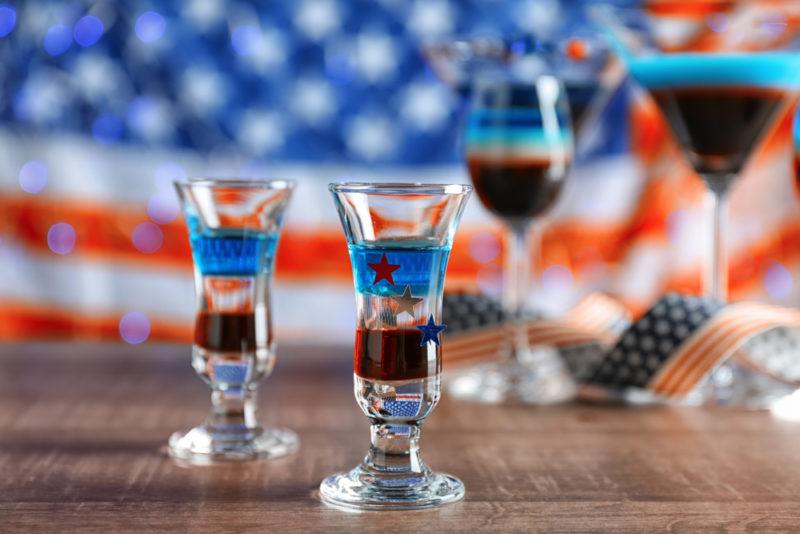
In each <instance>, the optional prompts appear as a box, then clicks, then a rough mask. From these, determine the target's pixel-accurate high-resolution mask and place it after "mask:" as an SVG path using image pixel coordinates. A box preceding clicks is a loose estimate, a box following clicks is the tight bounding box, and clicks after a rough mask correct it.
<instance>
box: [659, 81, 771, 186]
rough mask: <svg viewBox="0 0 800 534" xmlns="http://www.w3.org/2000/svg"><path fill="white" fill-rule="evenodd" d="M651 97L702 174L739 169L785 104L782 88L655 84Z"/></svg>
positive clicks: (730, 173)
mask: <svg viewBox="0 0 800 534" xmlns="http://www.w3.org/2000/svg"><path fill="white" fill-rule="evenodd" d="M652 94H653V97H654V98H655V100H656V102H657V103H658V105H659V107H660V108H661V111H662V112H663V113H664V116H665V117H666V119H667V122H669V124H670V126H671V127H672V131H673V132H674V133H675V136H676V137H677V139H678V142H679V143H680V144H681V146H682V147H683V148H684V150H685V151H686V152H687V155H688V157H689V160H690V161H691V163H692V165H693V166H694V168H695V170H697V172H699V173H700V174H729V175H734V174H738V173H739V172H740V171H741V170H742V167H743V166H744V164H745V163H746V162H747V158H748V156H749V155H750V152H751V151H752V150H753V149H754V148H755V145H756V144H757V143H758V140H759V138H760V136H761V135H762V134H763V133H764V132H765V130H767V129H768V127H769V126H770V125H771V124H772V122H773V120H774V119H775V118H776V115H777V111H778V110H779V109H780V108H781V107H782V104H783V102H784V99H785V98H786V95H785V93H784V92H783V91H781V90H779V89H746V88H737V87H700V88H697V87H694V88H688V87H687V88H678V89H657V90H654V91H652Z"/></svg>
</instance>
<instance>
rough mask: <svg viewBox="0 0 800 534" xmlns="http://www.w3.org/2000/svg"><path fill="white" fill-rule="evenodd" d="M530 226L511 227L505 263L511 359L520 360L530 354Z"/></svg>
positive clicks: (505, 308) (509, 228) (522, 223)
mask: <svg viewBox="0 0 800 534" xmlns="http://www.w3.org/2000/svg"><path fill="white" fill-rule="evenodd" d="M529 228H530V223H529V222H527V221H525V222H519V223H516V222H515V223H510V224H509V226H508V246H507V251H506V262H505V283H504V288H503V289H504V290H503V309H504V311H505V313H506V316H507V317H508V318H509V320H510V321H511V323H512V329H513V330H512V335H511V347H510V350H509V357H510V358H511V359H512V360H518V359H519V357H520V356H521V355H523V354H525V353H527V352H528V350H529V344H528V330H527V328H526V327H525V321H524V311H525V302H526V300H527V297H528V289H529V283H530V275H531V262H530V246H529V241H528V230H529Z"/></svg>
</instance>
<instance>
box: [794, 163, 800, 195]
mask: <svg viewBox="0 0 800 534" xmlns="http://www.w3.org/2000/svg"><path fill="white" fill-rule="evenodd" d="M794 185H795V186H796V187H797V194H798V195H800V153H797V154H795V156H794Z"/></svg>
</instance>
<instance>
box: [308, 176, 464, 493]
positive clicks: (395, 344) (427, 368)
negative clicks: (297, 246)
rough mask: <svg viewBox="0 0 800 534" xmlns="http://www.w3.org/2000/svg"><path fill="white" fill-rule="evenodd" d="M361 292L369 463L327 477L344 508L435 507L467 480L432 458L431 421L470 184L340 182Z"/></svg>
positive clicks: (360, 354)
mask: <svg viewBox="0 0 800 534" xmlns="http://www.w3.org/2000/svg"><path fill="white" fill-rule="evenodd" d="M330 190H331V192H332V193H333V197H334V201H335V203H336V206H337V208H338V211H339V217H340V219H341V222H342V226H343V227H344V232H345V235H346V237H347V244H348V248H349V251H350V262H351V264H352V268H353V279H354V283H355V290H356V313H357V317H356V336H355V350H354V362H355V363H354V383H355V397H356V400H357V401H358V405H359V406H360V408H361V410H362V411H363V412H364V414H365V415H366V416H367V417H368V418H369V421H370V424H371V429H370V439H371V443H370V447H369V451H368V452H367V455H366V457H365V458H364V461H363V462H361V464H360V465H359V466H358V467H356V468H355V469H353V470H352V471H349V472H346V473H340V474H336V475H333V476H330V477H328V478H326V479H325V480H324V481H323V482H322V484H321V485H320V496H321V498H322V500H323V501H324V502H326V503H329V504H331V505H333V506H336V507H340V508H355V509H408V508H429V507H433V506H439V505H442V504H446V503H451V502H455V501H458V500H459V499H461V498H462V497H463V496H464V485H463V484H462V483H461V481H460V480H458V479H457V478H455V477H453V476H451V475H448V474H444V473H436V472H433V471H431V469H429V468H428V466H427V465H425V463H424V462H423V461H422V458H421V457H420V451H419V438H420V429H421V427H422V423H423V421H424V420H425V418H426V417H428V415H430V413H431V412H432V411H433V409H434V407H435V406H436V404H437V403H438V402H439V397H440V389H441V384H440V375H441V369H442V359H441V342H442V336H443V334H442V332H443V331H444V329H445V325H444V324H442V290H443V289H444V277H445V269H446V267H447V260H448V256H449V254H450V248H451V246H452V243H453V236H454V235H455V231H456V227H457V226H458V221H459V218H460V217H461V213H462V211H463V209H464V206H465V205H466V202H467V199H468V198H469V195H470V192H471V191H472V188H471V187H470V186H468V185H420V184H380V185H379V184H356V183H344V184H331V186H330Z"/></svg>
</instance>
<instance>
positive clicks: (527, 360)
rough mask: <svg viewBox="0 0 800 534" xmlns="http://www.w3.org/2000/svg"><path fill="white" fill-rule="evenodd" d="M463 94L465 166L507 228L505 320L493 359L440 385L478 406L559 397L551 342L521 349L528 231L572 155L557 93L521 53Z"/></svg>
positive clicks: (567, 382)
mask: <svg viewBox="0 0 800 534" xmlns="http://www.w3.org/2000/svg"><path fill="white" fill-rule="evenodd" d="M471 95H472V100H471V105H470V109H469V112H468V116H467V123H466V131H465V148H466V159H467V166H468V169H469V174H470V177H471V179H472V183H473V185H474V187H475V191H476V193H477V194H478V197H479V198H480V200H481V202H482V204H483V205H484V207H486V208H487V209H488V210H489V211H490V212H492V213H493V214H494V215H496V216H498V217H499V218H500V220H501V221H502V222H503V224H504V226H505V228H506V231H507V236H508V237H507V245H506V249H507V251H506V257H505V275H504V291H503V307H504V310H505V314H506V318H507V320H508V321H509V322H510V325H511V327H510V329H509V337H508V342H507V343H506V344H505V346H504V347H503V348H502V351H501V354H498V355H496V357H495V358H494V360H495V361H492V362H491V363H487V364H483V365H479V366H476V367H474V368H472V369H470V370H467V371H466V372H464V373H461V374H459V375H457V376H455V377H453V378H452V379H451V380H450V382H449V391H450V392H451V393H452V394H453V395H455V396H456V397H459V398H463V399H469V400H476V401H480V402H487V403H498V402H506V401H508V402H523V403H531V404H548V403H554V402H560V401H563V400H566V399H569V398H571V397H572V396H573V395H574V391H575V386H574V383H573V381H572V379H571V377H570V376H569V374H568V373H567V372H566V370H565V368H564V366H563V364H562V362H561V359H560V356H559V354H558V352H557V350H556V349H555V348H554V347H551V346H543V345H537V346H533V347H531V346H530V343H529V339H528V329H527V320H528V319H529V317H528V316H527V315H526V312H525V308H526V301H527V297H528V290H529V280H530V275H531V274H530V259H531V252H532V248H533V247H532V244H531V242H532V239H529V238H530V236H531V234H533V235H534V236H535V237H536V239H537V240H538V237H539V231H540V224H539V223H540V222H541V219H542V216H543V215H544V214H545V213H546V212H547V211H548V210H549V209H550V208H551V207H552V206H553V204H555V202H556V200H557V199H558V198H559V195H560V193H561V190H562V188H563V185H564V181H565V180H566V177H567V174H568V172H569V168H570V163H571V160H572V154H573V140H572V126H571V120H570V114H569V109H568V105H567V100H566V93H565V90H564V87H563V85H562V83H561V82H560V81H559V79H557V78H556V77H555V76H553V75H551V74H549V72H548V69H547V67H546V65H545V63H544V62H543V60H542V59H541V58H539V57H537V56H535V55H527V56H523V57H520V58H518V59H517V60H515V61H514V62H512V63H511V64H510V65H507V66H504V67H503V68H496V69H491V68H489V69H486V70H485V71H483V72H482V73H479V74H476V76H475V81H474V86H473V88H472V90H471ZM532 229H533V231H531V230H532ZM537 246H538V243H537Z"/></svg>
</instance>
